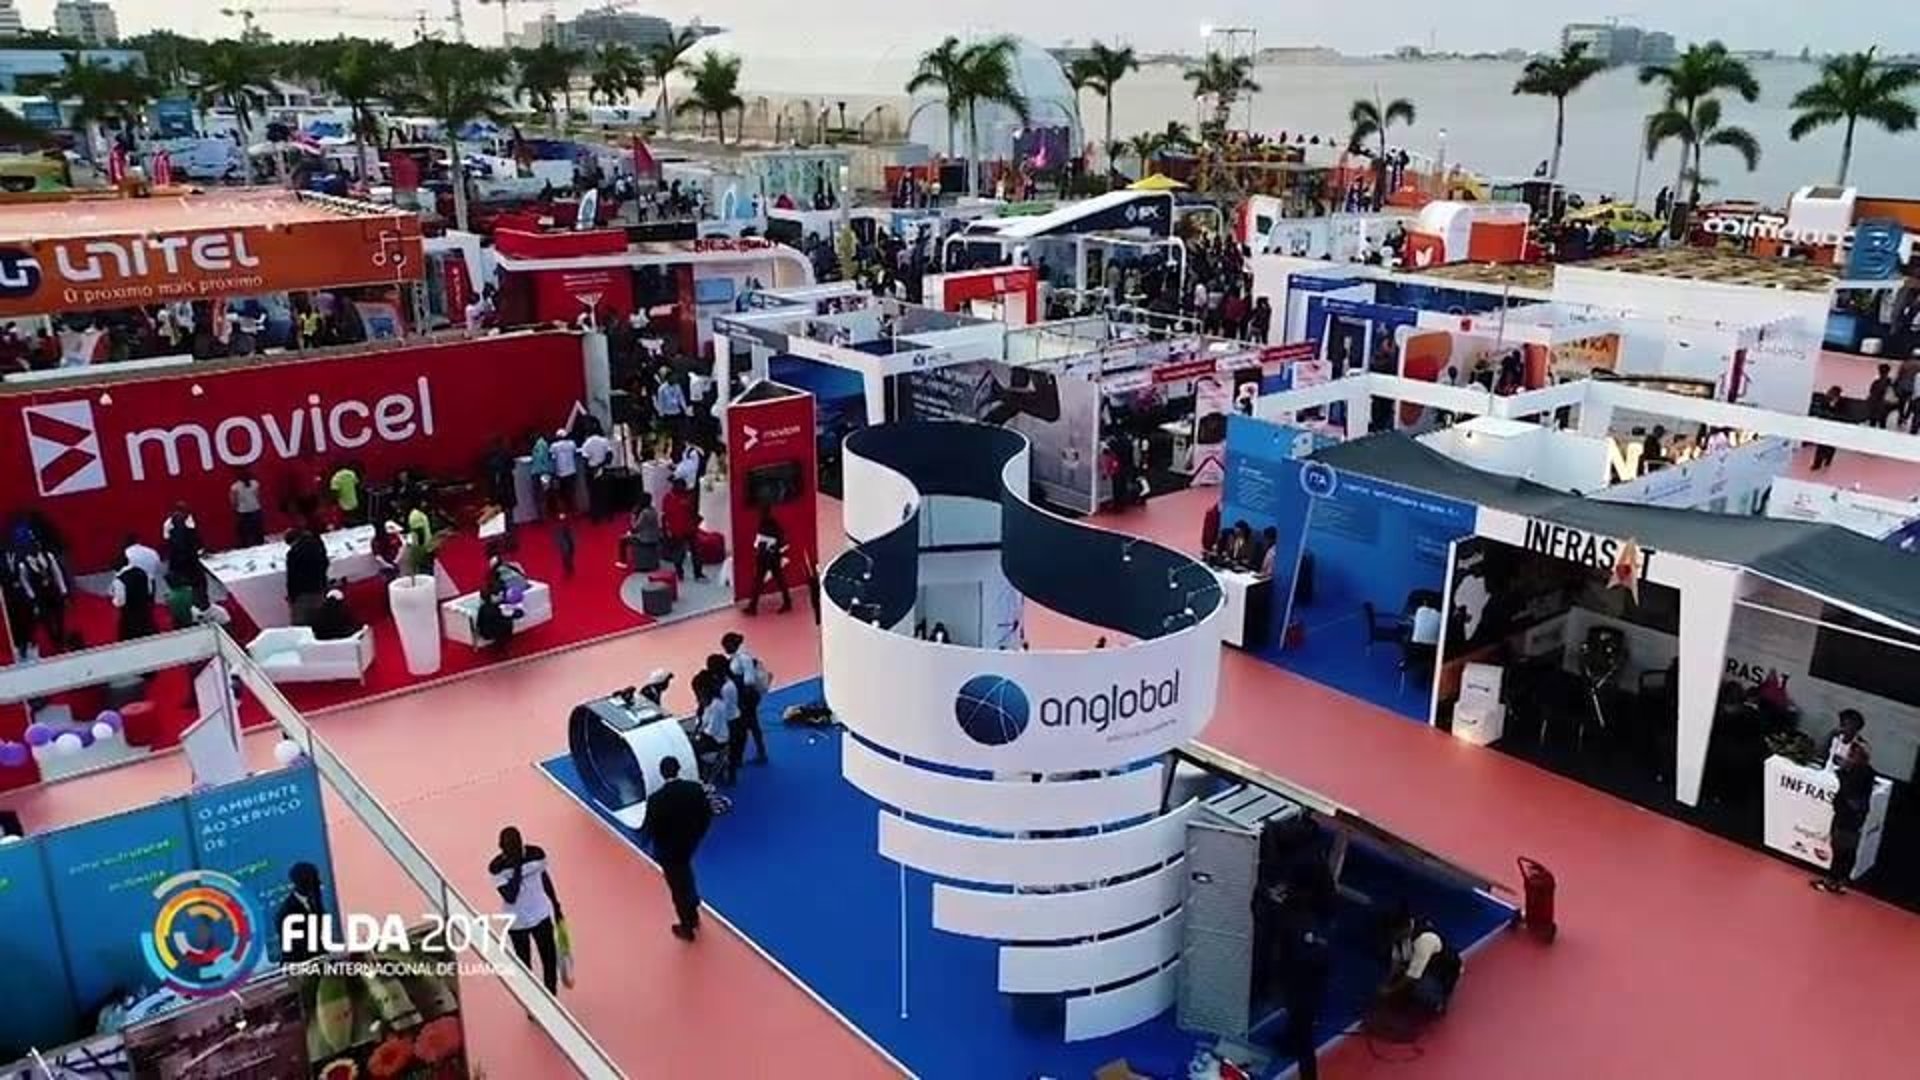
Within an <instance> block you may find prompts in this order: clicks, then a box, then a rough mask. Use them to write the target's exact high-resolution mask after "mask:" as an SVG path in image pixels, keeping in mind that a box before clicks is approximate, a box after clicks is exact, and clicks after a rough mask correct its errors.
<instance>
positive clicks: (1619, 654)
mask: <svg viewBox="0 0 1920 1080" xmlns="http://www.w3.org/2000/svg"><path fill="white" fill-rule="evenodd" d="M1237 423H1240V424H1244V425H1248V427H1247V428H1245V429H1244V430H1243V431H1241V432H1239V437H1237V438H1236V437H1235V434H1234V433H1230V434H1229V470H1228V481H1227V488H1226V495H1225V499H1224V508H1223V512H1222V520H1223V522H1230V521H1233V520H1237V519H1246V520H1248V521H1250V522H1251V523H1252V524H1253V525H1254V526H1255V528H1256V529H1257V528H1259V527H1261V526H1263V525H1267V524H1272V525H1275V526H1276V528H1277V530H1278V533H1279V545H1280V546H1279V548H1278V550H1277V557H1276V559H1275V576H1276V578H1277V579H1278V580H1277V581H1276V583H1275V585H1274V589H1275V602H1274V604H1273V609H1274V616H1273V617H1274V619H1275V625H1274V627H1273V628H1272V630H1271V632H1270V634H1269V635H1268V640H1269V642H1270V644H1268V645H1266V646H1264V647H1263V648H1262V649H1260V650H1259V654H1260V655H1262V656H1263V657H1264V658H1266V659H1269V660H1271V661H1273V662H1275V663H1278V664H1280V665H1282V666H1286V667H1289V668H1292V669H1294V670H1297V671H1300V672H1301V673H1302V674H1305V675H1307V676H1309V677H1311V678H1314V679H1316V680H1318V681H1322V682H1327V683H1330V684H1332V685H1335V686H1337V687H1339V688H1341V689H1344V690H1347V691H1348V692H1350V693H1354V694H1356V695H1358V696H1362V697H1365V698H1368V699H1369V700H1373V701H1375V702H1376V703H1378V704H1381V705H1384V706H1386V707H1389V708H1392V709H1395V710H1396V711H1399V712H1401V713H1402V714H1403V715H1407V716H1409V717H1411V718H1417V719H1424V720H1427V721H1428V722H1430V723H1432V724H1434V725H1436V726H1439V727H1441V728H1443V729H1449V730H1451V731H1453V733H1454V734H1456V735H1458V736H1460V737H1461V738H1464V739H1468V740H1469V741H1473V742H1476V743H1481V744H1489V745H1492V746H1494V747H1496V748H1498V749H1501V750H1504V751H1506V752H1508V753H1512V754H1515V755H1517V756H1520V757H1524V758H1527V759H1528V760H1531V761H1534V762H1536V763H1538V764H1540V765H1542V766H1544V767H1546V768H1549V769H1553V770H1555V771H1557V772H1561V773H1563V774H1566V775H1569V776H1572V777H1574V778H1577V779H1580V780H1582V781H1584V782H1586V783H1589V784H1592V785H1594V786H1596V787H1600V788H1602V789H1603V790H1607V791H1609V792H1611V793H1613V794H1615V795H1617V796H1620V797H1622V798H1626V799H1630V800H1632V801H1634V802H1636V803H1639V804H1640V805H1643V806H1647V807H1649V808H1651V809H1655V810H1658V811H1660V812H1662V813H1666V814H1669V815H1671V816H1675V817H1679V818H1681V819H1683V820H1687V821H1690V822H1692V823H1694V824H1697V825H1699V826H1701V827H1704V828H1708V829H1711V830H1713V831H1715V832H1718V833H1721V834H1722V835H1726V836H1728V837H1731V838H1734V839H1737V840H1740V841H1742V842H1745V843H1749V844H1754V845H1764V846H1766V847H1767V848H1770V849H1773V850H1777V851H1780V852H1781V853H1782V854H1784V855H1787V856H1789V857H1792V858H1796V859H1799V860H1801V861H1803V862H1806V863H1810V864H1813V865H1822V864H1824V863H1825V862H1826V861H1827V860H1828V859H1829V858H1830V854H1831V853H1830V849H1829V848H1828V846H1827V829H1828V826H1829V823H1830V817H1831V809H1830V807H1829V806H1828V805H1827V803H1826V802H1824V801H1823V795H1826V796H1830V793H1831V790H1832V787H1833V776H1832V774H1831V773H1830V772H1829V771H1827V770H1826V768H1825V765H1826V763H1827V754H1826V742H1827V739H1828V737H1829V735H1830V734H1831V733H1832V731H1833V730H1834V729H1835V727H1836V724H1837V721H1838V715H1839V713H1840V711H1841V710H1843V709H1854V710H1857V711H1859V712H1860V713H1861V714H1862V715H1863V716H1864V717H1865V721H1866V737H1867V739H1868V742H1869V744H1870V746H1871V749H1872V763H1873V766H1874V768H1875V770H1876V771H1877V772H1878V773H1879V774H1880V776H1881V777H1882V778H1883V779H1882V780H1881V782H1880V790H1879V792H1878V794H1877V795H1876V796H1875V799H1874V807H1875V809H1874V812H1873V815H1872V817H1871V819H1870V821H1869V829H1868V832H1869V833H1870V834H1874V835H1875V840H1874V842H1873V843H1871V844H1863V845H1862V848H1861V852H1860V861H1859V865H1858V866H1857V867H1856V875H1857V876H1858V877H1859V879H1860V882H1861V884H1862V886H1863V887H1865V888H1867V889H1868V890H1869V891H1873V892H1876V893H1879V894H1880V895H1883V896H1886V897H1887V898H1889V899H1893V900H1896V901H1899V902H1902V903H1905V904H1907V905H1909V906H1914V907H1920V865H1915V864H1916V862H1920V860H1915V859H1913V858H1912V857H1911V856H1909V855H1908V854H1907V852H1908V851H1910V850H1911V848H1912V845H1910V844H1903V843H1900V842H1899V837H1900V836H1901V835H1903V834H1904V835H1907V836H1911V835H1912V832H1911V830H1913V829H1915V828H1920V822H1916V821H1915V817H1916V810H1915V808H1914V806H1913V803H1912V795H1911V790H1910V788H1911V783H1912V779H1913V774H1914V769H1915V758H1916V749H1917V748H1920V678H1916V677H1915V676H1913V674H1912V673H1913V672H1914V671H1916V670H1920V668H1916V665H1915V663H1914V660H1915V655H1914V653H1915V650H1916V648H1920V634H1916V631H1920V563H1915V562H1914V561H1912V556H1911V555H1909V554H1908V553H1905V552H1903V551H1900V550H1898V549H1897V548H1895V547H1892V546H1889V545H1885V544H1881V543H1877V542H1875V541H1873V540H1871V539H1869V538H1867V537H1864V536H1861V535H1858V534H1856V533H1853V532H1850V531H1848V530H1845V529H1842V528H1839V527H1837V526H1830V525H1816V524H1808V523H1802V522H1788V521H1779V520H1774V519H1769V518H1761V517H1748V516H1737V515H1726V514H1714V513H1710V512H1706V511H1700V510H1687V509H1670V508H1665V507H1649V506H1636V505H1631V504H1624V503H1616V502H1606V501H1600V500H1597V499H1586V498H1581V497H1579V496H1573V495H1567V494H1563V493H1561V492H1559V491H1556V490H1554V489H1552V488H1547V487H1542V486H1540V485H1538V484H1534V483H1531V482H1528V481H1526V480H1521V479H1515V478H1512V477H1507V476H1500V475H1495V474H1492V473H1487V472H1482V471H1480V470H1478V469H1474V468H1471V467H1469V466H1466V465H1463V464H1460V463H1459V462H1456V461H1453V460H1451V459H1449V458H1448V457H1446V456H1444V455H1442V454H1440V453H1438V452H1436V451H1434V450H1432V449H1430V448H1428V447H1426V446H1423V445H1421V444H1420V443H1419V442H1417V441H1415V440H1412V439H1408V438H1406V437H1404V436H1400V435H1397V434H1384V435H1377V436H1372V437H1369V438H1365V439H1360V440H1356V441H1353V442H1349V443H1346V444H1343V445H1339V446H1334V447H1329V448H1326V449H1322V450H1319V451H1317V452H1315V453H1313V454H1312V455H1311V456H1309V457H1306V458H1304V459H1294V458H1292V457H1290V456H1288V455H1287V454H1286V453H1285V452H1284V451H1283V450H1280V449H1278V448H1279V447H1283V446H1285V445H1287V440H1282V439H1275V438H1272V437H1267V438H1261V437H1259V436H1260V435H1261V434H1263V433H1261V432H1260V431H1259V430H1258V428H1256V427H1253V425H1259V424H1261V422H1259V421H1251V420H1243V421H1237ZM1264 426H1266V427H1268V428H1275V427H1276V426H1275V425H1264ZM1887 831H1890V832H1892V833H1893V834H1894V835H1893V837H1892V839H1893V841H1894V842H1893V843H1890V844H1884V845H1883V844H1880V843H1878V834H1880V833H1882V832H1887Z"/></svg>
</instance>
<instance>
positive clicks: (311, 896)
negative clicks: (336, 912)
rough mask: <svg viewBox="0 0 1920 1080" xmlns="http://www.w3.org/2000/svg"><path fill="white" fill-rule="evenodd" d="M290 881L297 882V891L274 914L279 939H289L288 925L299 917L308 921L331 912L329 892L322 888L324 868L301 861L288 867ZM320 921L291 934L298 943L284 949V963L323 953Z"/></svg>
mask: <svg viewBox="0 0 1920 1080" xmlns="http://www.w3.org/2000/svg"><path fill="white" fill-rule="evenodd" d="M287 880H288V881H289V882H291V883H292V884H293V891H292V892H289V893H288V894H287V898H286V899H285V900H282V901H280V910H279V912H278V913H277V914H276V915H275V916H274V920H273V925H274V927H275V928H276V929H277V930H278V932H279V937H278V938H277V940H278V941H282V942H285V941H287V940H288V939H289V935H288V934H287V931H286V928H287V924H288V923H290V922H294V921H296V920H305V919H307V917H308V916H313V915H324V914H326V911H327V901H326V895H325V894H324V893H323V892H322V891H321V889H320V869H319V867H316V866H314V865H313V864H312V863H310V862H297V863H294V864H293V866H291V867H289V868H288V870H287ZM319 929H320V928H319V925H318V924H317V922H307V923H306V927H305V928H303V929H302V930H301V932H300V933H298V934H294V935H291V936H292V938H293V939H294V942H295V943H294V944H293V945H291V946H289V947H287V948H285V949H283V950H282V951H281V953H280V962H281V963H283V964H298V963H301V962H302V961H306V960H312V959H313V958H314V957H316V956H319V955H321V953H320V948H319V939H318V936H317V933H318V931H319Z"/></svg>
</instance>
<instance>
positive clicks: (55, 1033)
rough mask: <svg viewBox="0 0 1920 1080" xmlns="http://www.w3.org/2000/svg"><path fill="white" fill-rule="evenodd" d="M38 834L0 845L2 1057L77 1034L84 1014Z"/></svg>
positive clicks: (56, 1044) (0, 1044) (52, 1043)
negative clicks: (77, 1004) (71, 982)
mask: <svg viewBox="0 0 1920 1080" xmlns="http://www.w3.org/2000/svg"><path fill="white" fill-rule="evenodd" d="M40 844H41V841H40V840H37V839H32V840H22V841H19V842H17V843H12V844H7V845H5V846H0V926H5V927H7V928H8V930H7V932H6V933H4V934H0V996H4V1000H5V1001H6V1003H7V1006H6V1008H5V1009H0V1059H4V1060H7V1061H13V1060H15V1059H16V1058H19V1057H21V1056H22V1055H24V1054H25V1053H26V1049H27V1047H30V1046H32V1047H54V1046H59V1045H60V1044H62V1043H65V1042H67V1041H68V1040H70V1039H72V1038H73V1035H74V1031H75V1029H76V1027H77V1026H78V1024H79V1021H80V1018H79V1015H78V1013H77V1012H76V1010H75V1009H74V1006H73V994H72V993H71V992H70V991H69V989H68V984H67V958H66V955H65V954H64V953H63V952H62V951H61V948H60V934H59V933H58V928H59V922H58V921H57V920H56V919H55V918H54V915H53V897H52V896H51V895H50V894H49V893H48V891H47V875H46V868H45V864H44V863H42V862H41V860H40Z"/></svg>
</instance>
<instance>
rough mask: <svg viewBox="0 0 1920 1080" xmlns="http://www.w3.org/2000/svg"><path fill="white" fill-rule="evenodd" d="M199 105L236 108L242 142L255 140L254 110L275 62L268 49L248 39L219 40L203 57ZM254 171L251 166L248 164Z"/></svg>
mask: <svg viewBox="0 0 1920 1080" xmlns="http://www.w3.org/2000/svg"><path fill="white" fill-rule="evenodd" d="M199 75H200V93H199V99H200V106H201V108H210V107H212V106H215V105H224V106H226V107H227V108H229V109H231V110H233V122H234V125H235V126H236V127H238V128H239V130H240V141H241V142H245V143H250V142H252V141H253V138H252V136H253V110H254V108H255V107H256V106H258V105H260V104H261V99H262V98H264V97H265V96H266V93H267V87H268V84H269V83H270V82H271V80H272V75H273V64H272V63H271V57H269V56H268V55H267V52H266V50H265V49H263V48H261V47H260V46H259V45H257V44H255V43H253V42H248V41H231V40H223V41H216V42H214V43H213V44H211V45H209V46H207V51H206V52H205V53H204V54H203V55H202V56H201V57H200V70H199ZM249 171H251V167H249Z"/></svg>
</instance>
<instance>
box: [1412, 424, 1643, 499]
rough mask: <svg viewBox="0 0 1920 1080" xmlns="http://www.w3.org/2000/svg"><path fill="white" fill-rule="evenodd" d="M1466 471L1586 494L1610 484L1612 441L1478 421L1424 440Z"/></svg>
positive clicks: (1531, 426) (1537, 427)
mask: <svg viewBox="0 0 1920 1080" xmlns="http://www.w3.org/2000/svg"><path fill="white" fill-rule="evenodd" d="M1419 439H1420V441H1421V442H1423V443H1425V444H1426V445H1428V446H1430V447H1432V448H1433V449H1435V450H1438V451H1439V452H1441V453H1443V454H1445V455H1447V456H1448V457H1450V458H1452V459H1453V460H1455V461H1458V462H1460V463H1461V464H1462V465H1470V466H1472V467H1474V468H1476V469H1482V470H1484V471H1486V472H1491V473H1498V474H1500V475H1501V476H1512V477H1518V478H1519V479H1522V480H1531V481H1533V482H1534V483H1536V484H1542V485H1545V486H1547V487H1550V488H1553V489H1555V490H1556V491H1577V492H1580V493H1581V494H1586V493H1587V492H1590V491H1597V490H1599V489H1600V488H1603V487H1605V486H1606V483H1607V475H1608V473H1607V441H1606V440H1605V439H1601V438H1595V437H1593V436H1591V435H1581V434H1578V433H1576V432H1572V431H1561V430H1558V429H1556V428H1550V427H1545V426H1543V425H1540V424H1534V423H1528V422H1526V421H1521V420H1507V419H1503V418H1500V417H1495V416H1477V417H1474V418H1472V419H1470V420H1465V421H1462V422H1460V423H1458V424H1455V425H1453V426H1452V427H1445V428H1441V429H1439V430H1438V431H1431V432H1428V433H1427V434H1425V435H1421V436H1419Z"/></svg>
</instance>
